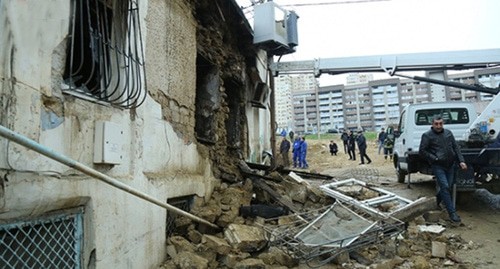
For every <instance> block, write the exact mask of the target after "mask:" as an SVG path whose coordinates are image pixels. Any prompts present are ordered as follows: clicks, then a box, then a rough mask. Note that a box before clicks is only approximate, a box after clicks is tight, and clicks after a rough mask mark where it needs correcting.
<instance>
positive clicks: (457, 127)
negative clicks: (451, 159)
mask: <svg viewBox="0 0 500 269" xmlns="http://www.w3.org/2000/svg"><path fill="white" fill-rule="evenodd" d="M436 115H440V116H442V118H443V120H444V123H445V128H446V129H449V130H450V131H452V133H453V135H454V136H455V138H456V139H457V142H458V143H459V145H460V146H461V151H462V154H463V155H464V158H465V160H466V163H467V164H468V166H469V169H468V170H467V171H466V172H460V173H459V174H458V177H457V187H458V189H459V190H470V189H474V188H475V187H476V184H477V183H478V182H486V181H489V180H490V179H491V178H498V175H500V158H499V156H500V149H499V148H491V147H488V145H489V144H491V143H492V142H493V141H494V140H495V139H496V138H497V136H498V131H499V130H500V95H499V94H497V96H496V97H495V98H494V99H493V100H492V101H491V102H490V104H489V105H488V106H487V107H486V108H485V110H484V111H483V112H482V113H481V114H480V115H477V114H476V109H475V106H474V105H473V104H472V103H470V102H435V103H422V104H412V105H408V106H406V107H405V108H404V109H403V111H402V113H401V116H400V121H399V125H398V130H397V134H396V139H395V143H394V158H393V161H394V167H395V169H396V174H397V179H398V182H400V183H403V182H405V178H406V176H407V175H410V174H411V173H416V172H420V173H422V174H427V175H431V174H432V171H431V170H430V167H429V165H428V164H427V162H426V161H425V160H423V159H421V158H420V156H419V154H418V150H419V146H420V139H421V136H422V134H423V133H424V132H426V131H427V130H429V128H430V126H431V123H432V119H433V117H434V116H436ZM409 181H410V177H409V176H408V183H409Z"/></svg>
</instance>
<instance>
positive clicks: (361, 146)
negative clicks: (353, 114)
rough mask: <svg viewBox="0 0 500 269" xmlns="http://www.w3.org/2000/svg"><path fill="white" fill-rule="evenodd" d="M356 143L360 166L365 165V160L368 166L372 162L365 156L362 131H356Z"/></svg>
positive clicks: (364, 139) (364, 142) (364, 140)
mask: <svg viewBox="0 0 500 269" xmlns="http://www.w3.org/2000/svg"><path fill="white" fill-rule="evenodd" d="M356 142H357V143H358V149H359V157H360V158H361V163H359V164H360V165H361V164H365V158H366V160H367V161H368V162H367V164H370V163H371V162H372V160H371V159H370V157H368V155H367V154H366V138H365V136H364V135H363V131H362V130H359V131H358V137H357V138H356Z"/></svg>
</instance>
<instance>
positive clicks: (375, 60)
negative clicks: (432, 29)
mask: <svg viewBox="0 0 500 269" xmlns="http://www.w3.org/2000/svg"><path fill="white" fill-rule="evenodd" d="M496 65H500V49H485V50H462V51H443V52H427V53H409V54H388V55H374V56H356V57H342V58H325V59H316V60H307V61H292V62H276V63H272V64H271V66H270V67H271V70H272V71H273V73H274V74H275V75H279V74H301V73H314V74H315V75H316V76H320V75H321V74H330V75H336V74H343V73H350V72H387V73H389V74H390V75H393V74H394V73H395V72H396V71H432V70H463V69H474V68H485V67H491V66H496Z"/></svg>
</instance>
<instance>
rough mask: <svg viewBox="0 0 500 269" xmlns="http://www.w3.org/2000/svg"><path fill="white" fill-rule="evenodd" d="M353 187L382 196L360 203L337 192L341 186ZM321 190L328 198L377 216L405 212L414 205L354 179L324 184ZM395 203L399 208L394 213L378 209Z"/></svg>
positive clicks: (407, 200) (402, 198) (409, 201)
mask: <svg viewBox="0 0 500 269" xmlns="http://www.w3.org/2000/svg"><path fill="white" fill-rule="evenodd" d="M353 185H359V186H362V187H364V188H367V189H370V190H372V191H375V192H377V193H379V194H381V195H380V196H378V197H374V198H370V199H367V200H363V201H360V200H357V199H356V198H354V197H351V196H348V195H346V194H344V193H342V192H340V191H337V190H335V189H337V188H338V187H341V186H353ZM320 189H321V190H322V191H323V192H324V193H325V194H327V195H328V196H330V197H332V198H335V199H338V200H340V201H342V202H345V203H350V204H353V205H356V206H358V207H361V208H363V209H365V210H368V211H370V212H373V213H375V214H382V215H384V216H388V215H392V214H394V213H396V212H398V211H401V210H404V208H406V207H408V206H409V205H410V204H412V203H414V202H413V201H411V200H409V199H406V198H404V197H401V196H398V195H396V194H394V193H392V192H389V191H387V190H384V189H381V188H377V187H371V186H368V185H367V184H366V183H365V182H363V181H360V180H357V179H354V178H351V179H346V180H342V181H337V182H332V183H328V184H324V185H321V186H320ZM393 201H394V202H397V203H398V204H399V206H398V207H397V208H396V209H395V210H394V211H392V212H381V211H380V210H378V209H376V206H378V205H380V204H383V203H386V202H393Z"/></svg>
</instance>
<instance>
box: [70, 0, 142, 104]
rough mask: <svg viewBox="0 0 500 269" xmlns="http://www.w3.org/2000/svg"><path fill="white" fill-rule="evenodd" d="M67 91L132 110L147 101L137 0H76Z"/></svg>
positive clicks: (73, 4)
mask: <svg viewBox="0 0 500 269" xmlns="http://www.w3.org/2000/svg"><path fill="white" fill-rule="evenodd" d="M70 34H71V35H70V40H69V42H68V49H67V51H68V54H67V59H66V70H65V74H64V83H63V85H62V88H63V92H64V93H67V94H71V95H75V96H77V97H80V98H84V99H88V100H91V101H95V102H97V103H100V104H111V105H113V106H116V107H121V108H125V109H131V108H136V107H139V106H140V105H141V104H143V102H144V100H145V99H146V94H147V88H146V85H147V83H146V70H145V58H144V50H143V41H142V33H141V25H140V16H139V7H138V3H137V1H134V0H127V1H116V0H73V1H72V2H71V23H70Z"/></svg>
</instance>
